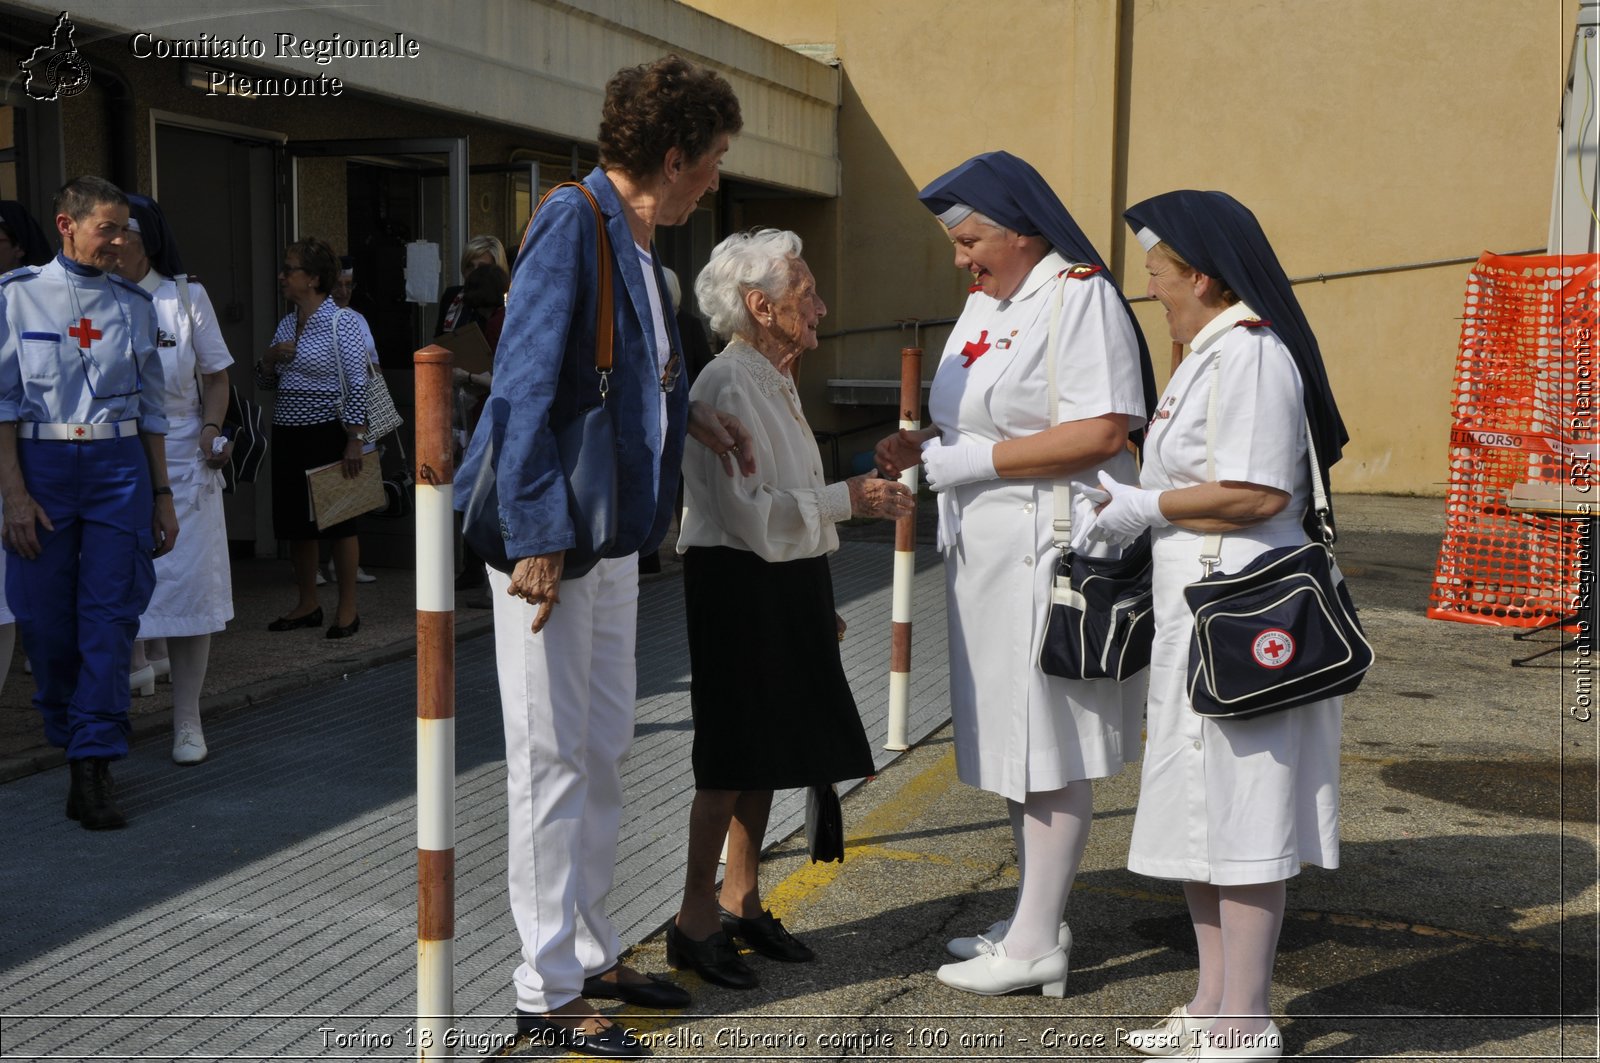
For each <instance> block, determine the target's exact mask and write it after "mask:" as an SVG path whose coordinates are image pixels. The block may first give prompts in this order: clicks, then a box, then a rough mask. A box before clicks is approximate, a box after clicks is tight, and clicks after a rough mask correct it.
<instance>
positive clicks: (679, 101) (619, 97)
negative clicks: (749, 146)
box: [600, 55, 744, 178]
mask: <svg viewBox="0 0 1600 1063" xmlns="http://www.w3.org/2000/svg"><path fill="white" fill-rule="evenodd" d="M743 127H744V119H743V117H741V116H740V114H739V98H738V97H737V96H735V95H734V94H733V88H732V87H731V86H730V85H729V84H728V83H727V81H725V80H724V79H723V78H722V76H721V75H720V74H718V73H717V72H716V71H714V70H710V69H707V68H706V67H703V66H696V65H695V64H693V63H691V62H689V61H688V60H687V59H683V58H681V57H679V56H676V55H669V56H665V57H663V58H661V59H657V60H656V61H655V62H653V63H642V64H640V65H639V66H631V67H625V68H623V69H622V70H619V71H617V72H616V74H615V75H614V76H613V77H612V78H611V80H610V81H609V82H607V83H606V102H605V108H604V110H603V111H602V112H601V115H600V165H601V166H604V167H606V168H608V169H609V168H615V169H618V170H621V171H622V172H623V173H626V174H627V175H628V176H629V177H633V178H646V177H651V176H653V175H655V174H657V173H659V172H660V171H661V167H662V165H663V163H664V161H665V160H666V157H667V151H668V149H670V148H678V149H679V150H681V151H682V152H683V154H684V156H685V158H686V161H688V162H691V163H692V162H695V161H696V160H698V159H700V158H701V157H702V156H704V155H705V154H706V152H708V151H710V150H711V147H712V145H713V144H715V143H716V141H717V138H718V137H720V136H721V135H722V134H724V133H726V134H728V135H729V136H733V135H734V134H735V133H738V132H739V130H740V129H742V128H743Z"/></svg>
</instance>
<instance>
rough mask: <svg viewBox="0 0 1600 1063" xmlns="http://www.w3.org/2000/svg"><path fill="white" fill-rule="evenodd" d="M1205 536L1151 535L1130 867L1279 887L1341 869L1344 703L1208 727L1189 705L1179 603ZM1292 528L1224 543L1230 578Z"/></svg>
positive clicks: (1293, 534)
mask: <svg viewBox="0 0 1600 1063" xmlns="http://www.w3.org/2000/svg"><path fill="white" fill-rule="evenodd" d="M1202 538H1203V537H1202V536H1199V535H1196V534H1194V533H1192V532H1185V531H1182V530H1181V529H1177V528H1166V529H1163V530H1162V531H1160V532H1157V533H1156V537H1155V541H1154V544H1153V545H1154V553H1155V609H1156V639H1155V646H1154V649H1153V651H1152V653H1151V662H1150V701H1149V707H1148V710H1147V713H1146V725H1145V726H1146V730H1147V738H1146V741H1145V750H1144V769H1143V774H1142V775H1141V777H1140V782H1139V808H1138V811H1137V813H1136V814H1135V816H1134V821H1133V841H1132V844H1131V845H1130V847H1129V850H1128V868H1129V870H1131V871H1136V872H1138V873H1139V874H1141V875H1150V876H1151V877H1153V878H1166V879H1182V880H1185V881H1190V882H1209V883H1212V884H1214V885H1218V886H1243V885H1250V884H1254V883H1264V882H1278V881H1280V880H1282V879H1286V878H1289V877H1291V876H1293V875H1295V874H1298V873H1299V871H1300V866H1301V864H1317V865H1319V866H1321V867H1326V868H1334V867H1338V866H1339V738H1340V731H1341V727H1342V722H1343V704H1344V699H1342V698H1329V699H1327V700H1325V701H1317V702H1312V703H1311V704H1309V705H1301V706H1299V707H1297V708H1293V709H1285V710H1283V711H1282V712H1272V713H1267V714H1266V715H1264V716H1255V717H1252V718H1250V719H1245V720H1211V719H1206V718H1205V717H1201V716H1197V715H1195V713H1194V711H1193V710H1192V709H1191V708H1190V706H1189V696H1188V676H1189V641H1190V636H1191V634H1192V632H1193V631H1194V616H1193V614H1192V613H1190V612H1189V606H1188V604H1187V603H1186V602H1185V601H1184V598H1183V588H1184V586H1185V585H1186V584H1188V583H1190V582H1193V581H1194V580H1197V579H1199V578H1200V571H1201V570H1200V563H1199V558H1200V544H1201V541H1202ZM1279 539H1284V540H1287V541H1293V542H1304V541H1305V537H1304V535H1303V534H1301V533H1300V532H1299V529H1298V527H1294V528H1293V529H1291V530H1290V531H1288V532H1287V533H1280V534H1277V535H1272V534H1268V535H1265V536H1262V537H1261V538H1257V539H1253V538H1252V536H1251V535H1250V534H1248V533H1235V534H1231V535H1227V536H1224V547H1223V565H1222V569H1223V571H1226V572H1236V571H1238V570H1239V568H1240V567H1241V566H1242V565H1243V564H1244V562H1246V561H1248V560H1249V559H1250V558H1251V557H1254V556H1255V555H1256V554H1258V553H1260V552H1261V551H1263V550H1265V549H1267V548H1268V547H1269V546H1279V545H1286V542H1279V541H1277V540H1279Z"/></svg>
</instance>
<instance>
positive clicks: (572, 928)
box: [489, 554, 639, 1012]
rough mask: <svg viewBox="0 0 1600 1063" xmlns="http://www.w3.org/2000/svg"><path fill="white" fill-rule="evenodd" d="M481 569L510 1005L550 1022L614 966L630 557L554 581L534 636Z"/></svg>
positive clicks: (627, 727) (635, 588)
mask: <svg viewBox="0 0 1600 1063" xmlns="http://www.w3.org/2000/svg"><path fill="white" fill-rule="evenodd" d="M509 585H510V578H509V577H507V576H504V575H502V574H500V573H499V572H495V571H492V570H491V571H490V572H489V590H490V594H491V596H492V598H493V599H494V640H495V660H496V662H497V665H498V669H499V674H500V706H501V712H502V715H503V716H504V718H505V729H506V798H507V802H508V805H509V809H510V823H509V829H508V833H507V838H506V850H507V861H508V871H507V876H506V878H507V883H508V885H509V888H510V893H511V914H512V916H513V917H514V918H515V919H516V923H517V933H518V935H519V936H520V937H521V938H522V963H521V964H520V965H519V966H518V967H517V970H516V974H515V976H514V979H515V982H516V988H517V1007H518V1008H520V1009H521V1010H523V1011H532V1012H548V1011H550V1010H552V1009H554V1008H557V1007H560V1006H561V1005H562V1004H565V1003H566V1002H568V1001H569V1000H572V999H573V998H575V997H577V996H578V995H579V993H580V991H581V990H582V988H583V980H584V978H585V976H587V975H594V974H599V973H601V972H602V971H605V970H608V969H609V968H610V967H611V966H612V965H613V964H615V963H616V962H617V955H618V953H620V952H621V949H622V943H621V942H620V941H619V940H618V938H617V932H616V930H614V929H613V928H612V926H611V921H610V920H609V919H608V918H607V916H606V895H607V894H608V893H610V892H611V881H612V875H613V872H614V871H615V868H616V858H617V835H618V832H619V830H620V829H621V822H622V762H623V760H624V759H625V758H626V757H627V754H628V746H629V744H630V743H631V742H632V741H633V702H634V691H635V688H636V687H637V670H636V666H635V660H634V644H635V641H636V639H637V629H638V615H639V558H638V555H637V554H630V555H629V556H627V557H619V558H614V559H611V560H606V561H601V562H600V563H599V564H598V565H596V566H595V567H594V569H593V570H592V571H590V572H589V574H588V575H586V576H584V577H583V578H581V579H575V580H563V581H562V583H561V602H560V604H558V605H556V607H555V608H554V609H553V610H552V611H551V614H550V621H549V623H547V624H546V625H545V628H544V630H543V631H541V632H539V634H537V635H535V634H532V633H531V630H530V628H531V625H532V624H533V617H534V613H535V612H536V611H537V610H536V609H535V607H533V606H531V605H529V604H528V603H526V602H524V601H522V600H521V599H519V598H513V597H511V596H510V595H508V594H506V588H507V587H508V586H509Z"/></svg>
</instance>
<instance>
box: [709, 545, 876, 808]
mask: <svg viewBox="0 0 1600 1063" xmlns="http://www.w3.org/2000/svg"><path fill="white" fill-rule="evenodd" d="M683 573H684V576H683V592H684V599H685V604H686V610H685V611H686V614H687V618H688V627H689V664H690V668H691V669H692V679H691V681H690V688H689V689H690V699H691V703H692V704H693V707H694V760H693V763H694V782H695V786H696V787H697V788H699V789H703V790H789V789H797V788H800V787H806V786H812V785H815V784H817V783H827V782H839V781H841V780H844V779H860V778H865V777H866V776H868V775H871V774H872V773H873V770H874V769H873V765H872V748H871V746H869V745H868V744H867V734H866V731H865V730H864V729H863V728H862V726H861V716H860V714H859V713H858V712H857V711H856V702H855V698H854V697H853V696H852V695H851V693H850V684H849V682H848V681H847V680H846V679H845V675H844V666H843V664H841V663H840V660H839V639H838V633H837V629H836V628H835V625H834V608H833V579H832V577H831V576H830V574H829V572H828V559H827V558H825V557H811V558H805V559H803V560H800V561H784V562H779V563H773V562H769V561H763V560H762V559H761V558H759V557H757V556H756V555H755V554H753V553H751V552H750V551H748V550H735V549H732V548H730V547H723V546H696V547H690V548H689V549H688V550H687V551H686V552H685V553H684V556H683Z"/></svg>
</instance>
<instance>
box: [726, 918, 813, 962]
mask: <svg viewBox="0 0 1600 1063" xmlns="http://www.w3.org/2000/svg"><path fill="white" fill-rule="evenodd" d="M717 914H718V915H720V916H721V917H722V932H723V933H724V934H726V935H728V937H729V938H730V939H731V938H739V939H740V940H742V941H743V942H744V943H745V944H746V945H749V946H750V947H751V948H752V949H755V950H756V951H757V952H759V953H760V954H761V955H763V956H765V957H767V958H768V959H770V960H782V961H783V962H784V963H810V962H811V961H812V960H814V959H816V958H817V954H816V953H814V952H812V951H811V950H810V949H808V948H806V946H805V943H804V942H803V941H801V940H800V939H799V938H797V937H795V936H794V935H793V934H791V933H789V932H788V931H787V930H785V929H784V928H783V922H782V921H781V920H779V919H776V918H774V917H773V914H772V912H771V911H770V910H769V911H765V912H762V913H761V914H760V915H758V916H756V917H755V918H754V919H743V918H740V917H739V916H737V915H734V914H733V913H732V912H730V911H728V910H727V909H726V908H724V907H722V906H721V905H718V906H717Z"/></svg>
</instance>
